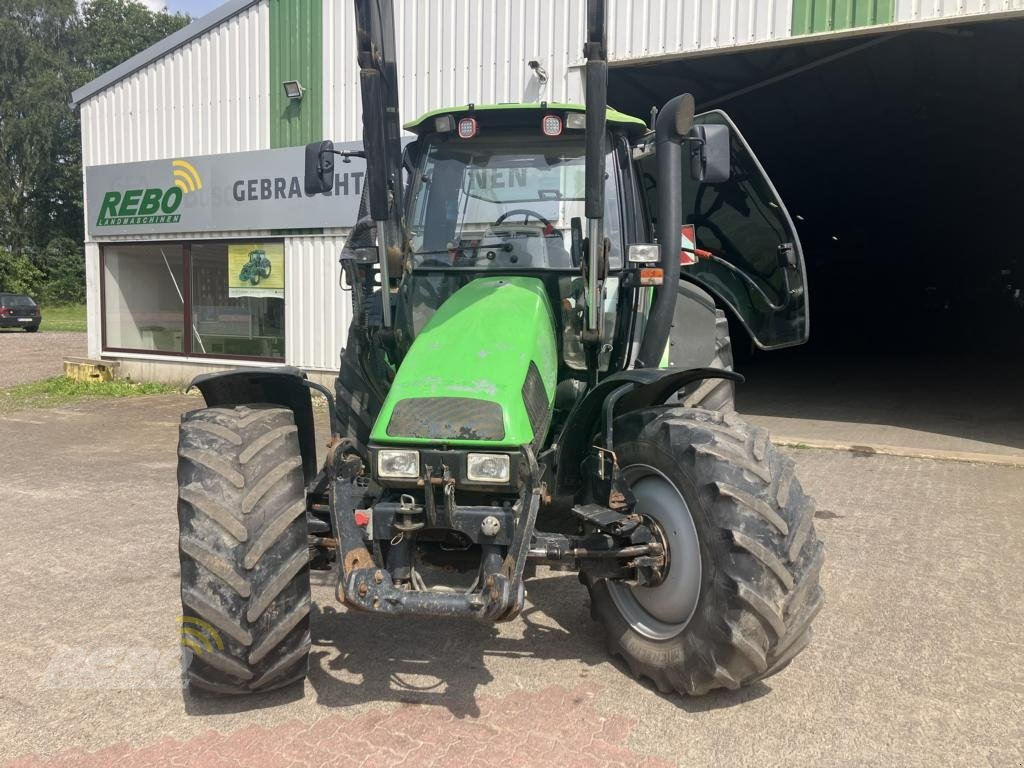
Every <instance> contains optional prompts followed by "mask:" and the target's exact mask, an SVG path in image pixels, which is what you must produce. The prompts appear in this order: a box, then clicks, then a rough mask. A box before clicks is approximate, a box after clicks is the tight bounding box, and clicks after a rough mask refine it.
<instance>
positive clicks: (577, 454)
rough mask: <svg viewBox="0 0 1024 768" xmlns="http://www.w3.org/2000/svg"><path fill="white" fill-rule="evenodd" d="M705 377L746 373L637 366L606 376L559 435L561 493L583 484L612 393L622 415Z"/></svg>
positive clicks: (735, 376) (734, 376) (738, 378)
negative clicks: (583, 468)
mask: <svg viewBox="0 0 1024 768" xmlns="http://www.w3.org/2000/svg"><path fill="white" fill-rule="evenodd" d="M702 379H731V380H732V381H737V382H742V381H743V376H741V375H740V374H738V373H736V372H735V371H724V370H721V369H719V368H689V369H685V368H684V369H681V368H634V369H630V370H626V371H619V372H618V373H613V374H612V375H611V376H608V377H607V378H605V379H603V380H602V381H601V383H600V384H598V385H597V386H596V387H594V388H593V389H592V390H591V391H590V392H588V393H587V394H586V395H585V396H584V398H583V399H582V400H581V401H580V402H579V403H577V405H576V407H575V408H573V410H572V412H571V413H570V414H569V418H568V419H567V420H566V422H565V426H564V427H563V429H562V434H561V435H560V436H559V439H558V458H557V464H556V466H557V477H558V480H557V488H558V489H559V494H560V495H561V493H562V491H561V489H562V488H565V487H566V486H574V485H579V484H580V482H581V476H580V474H581V473H580V466H581V464H582V463H583V460H584V459H585V458H586V457H587V453H588V452H589V450H590V445H591V442H592V440H593V437H594V435H595V434H596V433H597V432H599V431H601V419H602V417H603V416H604V415H605V409H606V403H607V402H608V399H609V397H612V396H613V395H614V396H615V401H614V403H612V407H613V408H614V410H615V413H614V415H615V416H620V415H622V414H623V413H628V412H629V411H634V410H637V409H638V408H646V407H648V406H651V405H661V404H662V403H664V402H665V401H667V400H668V398H669V397H671V396H672V395H673V394H674V393H676V392H678V391H679V390H680V389H682V388H683V387H685V386H686V385H687V384H692V383H693V382H695V381H701V380H702ZM624 387H628V389H623V388H624ZM620 390H622V391H620Z"/></svg>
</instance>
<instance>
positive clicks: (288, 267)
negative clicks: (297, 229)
mask: <svg viewBox="0 0 1024 768" xmlns="http://www.w3.org/2000/svg"><path fill="white" fill-rule="evenodd" d="M284 243H285V245H284V248H285V253H286V254H287V257H286V259H285V290H286V291H287V295H288V299H287V300H286V301H285V304H284V307H285V321H284V328H285V339H284V348H285V360H286V362H287V363H288V364H289V365H295V366H298V367H300V368H305V369H307V370H323V371H331V370H335V371H336V370H337V369H338V352H339V350H340V349H341V347H342V345H343V344H344V343H345V333H346V331H347V330H348V323H349V319H350V316H351V303H350V300H349V294H348V293H346V292H344V291H342V290H341V289H340V288H339V287H338V279H339V276H340V274H341V267H340V266H339V264H338V254H339V253H340V252H341V247H342V246H343V245H344V244H345V238H344V237H342V236H340V235H333V236H307V237H289V238H286V239H285V241H284Z"/></svg>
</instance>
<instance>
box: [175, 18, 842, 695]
mask: <svg viewBox="0 0 1024 768" xmlns="http://www.w3.org/2000/svg"><path fill="white" fill-rule="evenodd" d="M355 5H356V16H357V33H358V43H359V63H360V67H361V70H360V82H361V88H362V94H363V122H364V151H363V152H360V153H351V152H341V151H339V150H335V148H334V146H333V144H332V143H331V142H327V141H324V142H316V143H314V144H312V145H310V146H309V147H307V149H306V191H307V194H315V193H319V192H322V191H326V190H328V189H330V188H332V186H333V180H334V158H335V157H336V156H337V155H349V154H359V155H360V156H362V157H365V161H366V168H367V170H366V185H365V194H364V198H363V204H362V210H361V218H360V221H359V223H358V224H357V225H356V227H355V229H354V230H353V232H352V235H351V237H350V238H349V241H348V244H347V245H346V247H345V249H344V252H343V253H342V263H343V267H344V270H345V273H346V275H347V276H348V278H349V284H350V285H351V287H352V303H353V319H352V324H351V327H350V330H349V337H348V343H347V345H346V347H345V349H344V351H343V353H342V357H341V369H340V372H339V376H338V379H337V386H336V390H335V392H334V393H331V392H330V391H328V390H327V389H326V388H324V387H322V386H320V385H317V384H314V383H313V382H310V381H308V380H307V379H306V377H305V376H304V375H303V374H302V372H301V371H298V370H295V369H289V368H279V369H259V370H251V369H250V370H245V369H243V370H236V371H230V372H227V373H217V374H211V375H207V376H202V377H199V378H198V379H197V380H196V382H195V384H196V386H197V387H198V388H199V389H200V390H201V392H202V393H203V395H204V397H205V399H206V404H207V407H206V408H204V409H201V410H197V411H193V412H191V413H188V414H185V416H184V417H183V418H182V425H181V432H180V443H179V450H178V455H179V465H178V482H179V504H178V511H179V521H180V553H181V597H182V604H183V612H184V615H185V616H186V617H194V618H196V619H198V620H202V621H205V622H207V623H208V624H209V625H211V627H212V628H213V629H215V630H216V632H217V633H218V634H219V636H220V638H221V639H222V641H223V648H221V647H219V646H218V647H214V648H212V649H209V650H203V651H202V652H197V653H195V654H194V655H192V656H191V658H190V659H189V660H188V669H187V677H188V681H189V685H190V686H191V687H192V688H193V689H199V690H205V691H213V692H222V693H248V692H259V691H266V690H270V689H273V688H277V687H280V686H284V685H288V684H290V683H293V682H296V681H300V680H302V679H303V678H304V677H305V676H306V673H307V656H308V653H309V649H310V643H311V639H310V612H311V602H310V586H309V572H310V569H311V568H320V569H328V570H332V571H333V572H334V574H335V575H336V584H337V597H338V599H339V600H340V601H342V602H343V603H344V604H345V605H346V606H347V607H348V608H349V609H350V610H358V611H365V612H369V613H378V614H389V615H391V616H392V617H401V616H408V615H430V616H435V617H439V618H443V619H446V620H451V619H476V620H480V621H489V622H499V621H508V620H511V619H513V618H514V617H516V616H517V615H518V614H519V613H520V611H521V610H522V609H523V606H524V600H525V597H526V588H525V580H526V579H527V578H528V577H529V576H531V575H532V574H533V573H534V571H535V569H536V566H537V565H547V566H551V567H553V568H556V569H559V570H574V571H576V572H577V573H578V574H579V578H580V581H581V582H582V583H583V585H584V586H585V587H586V589H587V590H588V592H589V598H590V605H591V610H592V615H593V616H594V618H595V619H596V621H597V622H598V623H599V624H600V625H601V626H602V627H603V631H604V633H605V635H606V637H607V641H608V645H609V648H610V651H611V652H612V653H613V654H616V655H618V656H621V657H622V658H623V659H624V661H625V663H626V665H627V666H628V668H629V669H630V670H631V672H632V673H633V674H635V675H637V676H639V677H644V678H648V679H649V680H650V681H652V682H653V684H654V685H656V686H657V687H658V689H660V690H662V691H678V692H680V693H684V694H689V695H699V694H703V693H706V692H708V691H710V690H712V689H717V688H738V687H739V686H742V685H746V684H749V683H751V682H753V681H756V680H760V679H762V678H764V677H766V676H768V675H771V674H774V673H775V672H777V671H779V670H780V669H782V668H783V667H785V666H786V665H787V664H789V662H790V661H791V660H792V659H793V658H794V657H795V656H796V655H797V654H798V653H799V652H800V651H801V650H802V649H803V648H804V647H806V645H807V643H808V641H809V639H810V633H811V621H812V619H813V618H814V616H815V615H816V613H817V612H818V610H819V609H820V607H821V605H822V602H823V594H822V590H821V588H820V586H819V584H818V576H819V572H820V569H821V565H822V559H823V551H822V545H821V543H820V542H819V541H818V539H817V537H816V535H815V531H814V523H813V504H812V501H811V499H810V498H809V497H808V496H807V495H805V493H804V492H803V490H802V489H801V487H800V483H799V482H798V481H797V479H796V478H795V477H794V469H793V461H792V460H791V459H790V458H789V457H787V456H786V455H784V454H782V453H781V452H779V451H778V450H776V448H775V447H774V446H773V445H772V444H771V442H770V441H769V439H768V435H767V434H766V433H765V431H764V430H762V429H758V428H755V427H752V426H750V425H748V424H746V423H745V422H744V421H743V419H742V418H740V417H739V416H738V415H737V414H736V412H735V410H734V408H733V397H732V387H733V385H734V384H735V383H736V382H740V381H742V377H741V376H740V375H739V374H737V373H735V372H734V371H732V370H731V367H732V366H731V357H730V354H729V344H728V324H727V321H726V315H725V314H724V313H723V310H727V311H728V312H729V315H730V316H731V318H732V319H733V321H734V323H735V324H736V325H737V326H742V327H743V328H744V329H745V331H746V333H747V334H749V336H750V338H751V339H753V341H754V342H755V343H756V344H757V345H758V346H759V347H761V348H763V349H772V348H777V347H784V346H788V345H793V344H799V343H802V342H803V341H805V340H806V338H807V334H808V319H807V291H806V284H805V274H804V265H803V257H802V254H801V250H800V244H799V241H798V239H797V236H796V233H795V231H794V227H793V224H792V222H791V220H790V218H789V215H788V214H787V213H786V209H785V207H784V206H783V204H782V201H781V199H780V198H779V196H778V195H777V194H776V192H775V189H774V188H773V186H772V184H771V182H770V181H769V180H768V178H767V177H766V175H765V173H764V171H763V169H762V168H761V166H760V165H759V164H758V162H757V160H756V159H755V158H754V156H753V154H752V153H751V152H750V149H749V147H748V146H747V145H746V143H745V142H744V140H743V139H742V137H741V136H740V134H739V132H738V131H737V130H736V128H735V126H733V125H732V124H731V123H730V121H729V119H728V118H727V117H726V116H725V115H724V114H722V113H720V112H711V113H707V114H703V115H695V114H694V101H693V99H692V97H690V96H688V95H682V96H678V97H676V98H673V99H671V100H670V101H669V102H668V103H667V104H665V105H664V107H663V108H662V109H661V110H660V111H659V112H658V114H657V117H656V118H655V119H654V120H653V125H652V126H650V127H649V126H648V125H646V124H645V123H644V122H643V121H641V120H638V119H636V118H633V117H629V116H627V115H623V114H620V113H618V112H616V111H614V110H611V109H607V108H606V90H607V62H606V58H605V53H606V45H605V18H604V5H603V3H602V2H598V1H597V0H591V2H590V3H589V5H588V10H587V22H588V23H587V30H588V39H587V42H586V46H585V49H584V55H585V57H586V59H587V65H586V78H585V88H586V101H587V106H586V108H584V107H582V106H580V105H573V104H554V103H537V104H503V105H494V106H484V105H474V104H469V105H465V106H458V107H451V108H446V109H441V110H437V111H435V112H431V113H430V114H427V115H424V116H423V117H421V118H420V119H418V120H416V121H414V122H412V123H410V124H408V125H407V126H405V127H406V128H407V130H408V131H410V132H411V133H413V134H415V139H414V140H413V141H412V142H411V143H409V144H407V145H406V146H404V147H403V144H402V141H401V130H400V123H399V120H398V98H397V80H396V74H395V65H394V62H395V53H394V31H393V18H392V8H391V3H390V2H388V1H387V0H375V1H374V2H370V1H369V0H356V3H355ZM406 177H407V179H406ZM684 233H685V241H684V239H683V237H684ZM313 389H317V390H320V391H321V392H322V393H323V394H324V396H325V397H326V398H327V401H328V404H329V409H328V414H329V418H330V428H331V433H332V435H333V437H332V439H331V442H330V444H329V445H328V447H327V451H326V458H325V459H324V460H322V461H318V459H317V455H316V446H315V440H314V430H313V426H314V412H313V408H312V404H311V390H313ZM581 599H583V596H582V592H581ZM392 620H395V619H394V618H393V619H392ZM398 631H401V630H400V629H399V630H398ZM452 631H453V632H457V631H459V630H458V627H457V626H455V625H453V626H452Z"/></svg>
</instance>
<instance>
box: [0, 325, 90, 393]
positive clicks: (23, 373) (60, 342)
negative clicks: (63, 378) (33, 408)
mask: <svg viewBox="0 0 1024 768" xmlns="http://www.w3.org/2000/svg"><path fill="white" fill-rule="evenodd" d="M85 352H86V340H85V334H84V333H70V332H67V331H44V332H40V333H25V332H24V331H18V330H13V331H7V330H4V331H0V389H2V388H4V387H13V386H14V385H15V384H27V383H28V382H30V381H39V380H40V379H48V378H49V377H51V376H60V374H61V373H63V372H64V366H63V364H62V361H63V359H64V358H65V357H82V356H84V355H85Z"/></svg>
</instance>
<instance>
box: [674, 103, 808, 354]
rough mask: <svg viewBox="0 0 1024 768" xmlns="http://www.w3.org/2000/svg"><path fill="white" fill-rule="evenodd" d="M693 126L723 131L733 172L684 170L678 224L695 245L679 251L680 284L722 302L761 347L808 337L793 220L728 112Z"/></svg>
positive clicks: (785, 344)
mask: <svg viewBox="0 0 1024 768" xmlns="http://www.w3.org/2000/svg"><path fill="white" fill-rule="evenodd" d="M694 122H695V124H696V125H724V126H727V127H728V128H729V135H730V150H731V158H730V162H731V169H732V170H731V174H730V178H729V179H728V180H727V181H724V182H721V183H718V184H709V183H704V182H699V181H695V180H693V179H692V177H691V175H690V173H689V172H688V171H687V170H686V169H684V173H683V221H684V222H685V223H686V224H688V225H690V226H691V227H692V229H691V230H690V231H689V234H691V235H692V236H695V241H696V242H695V243H693V244H692V246H689V247H692V250H689V251H685V250H684V251H683V253H682V254H681V262H682V264H683V266H682V268H681V275H682V279H684V280H691V281H693V282H696V283H698V284H700V285H701V286H703V287H704V288H705V289H706V290H707V291H709V292H710V293H711V294H713V295H714V297H715V299H716V301H718V302H720V303H723V304H726V305H728V306H729V307H730V308H731V309H732V311H733V312H734V313H735V315H736V317H738V318H739V320H740V322H741V323H743V325H744V327H745V328H746V329H747V331H748V332H749V333H750V335H751V337H752V338H753V339H754V342H755V343H756V344H757V346H758V347H760V348H761V349H778V348H781V347H788V346H793V345H795V344H802V343H804V342H805V341H807V338H808V335H809V333H810V318H809V315H808V301H807V275H806V268H805V266H804V256H803V251H802V249H801V247H800V238H799V237H798V236H797V233H796V227H794V225H793V220H792V219H791V218H790V216H789V212H788V211H787V210H786V206H785V205H784V204H783V202H782V198H781V197H779V194H778V192H777V191H776V189H775V186H774V185H773V184H772V182H771V179H769V178H768V175H767V174H766V173H765V171H764V168H762V167H761V163H760V162H758V160H757V157H756V156H755V155H754V153H753V151H752V150H751V149H750V146H749V145H748V144H747V142H746V140H745V139H744V138H743V136H742V134H741V133H740V132H739V130H738V129H737V128H736V126H735V125H734V124H733V122H732V120H730V119H729V116H728V115H726V114H725V113H724V112H721V111H718V110H715V111H712V112H705V113H703V114H700V115H698V116H697V117H696V119H695V121H694ZM687 155H688V153H687V152H686V146H685V145H684V156H687ZM685 229H686V228H685V227H684V231H685ZM685 240H686V238H685V237H684V248H687V247H688V246H687V244H686V242H685ZM693 246H695V247H693ZM694 257H696V258H694Z"/></svg>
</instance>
